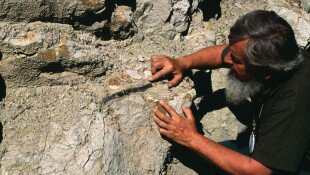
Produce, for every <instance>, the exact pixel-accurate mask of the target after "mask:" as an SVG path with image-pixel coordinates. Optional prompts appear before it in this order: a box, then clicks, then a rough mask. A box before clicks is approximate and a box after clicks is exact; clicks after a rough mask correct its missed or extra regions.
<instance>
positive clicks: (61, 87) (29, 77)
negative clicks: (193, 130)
mask: <svg viewBox="0 0 310 175" xmlns="http://www.w3.org/2000/svg"><path fill="white" fill-rule="evenodd" d="M0 7H1V8H0V50H1V51H2V59H1V61H0V73H1V79H0V80H1V81H0V85H1V86H0V87H1V89H0V92H1V93H0V97H1V98H3V100H2V102H1V105H0V122H1V125H0V126H1V127H0V129H1V135H0V136H1V137H0V141H1V144H0V169H1V174H3V175H6V174H14V175H15V174H107V175H110V174H113V175H114V174H141V175H142V174H143V175H144V174H180V175H182V174H184V175H185V174H186V175H191V174H193V175H194V174H201V173H203V172H204V165H203V162H204V160H202V159H201V158H200V157H199V156H197V155H195V154H192V153H191V152H190V151H189V150H186V149H184V148H181V147H178V146H177V145H175V144H172V143H169V142H167V141H166V140H164V139H162V138H161V137H160V135H159V133H158V131H157V127H156V125H155V124H154V122H153V119H152V116H151V109H152V108H153V107H154V106H155V105H156V102H157V101H158V100H159V99H165V100H167V101H168V102H169V103H170V104H171V105H172V106H173V107H175V108H176V109H177V110H178V112H181V110H180V108H181V106H182V105H187V106H190V105H192V107H193V108H195V109H196V111H195V113H196V120H197V126H198V128H199V129H200V131H201V132H202V133H204V134H205V136H206V137H209V138H212V139H214V140H216V141H221V140H226V139H234V138H235V137H236V136H237V134H238V133H239V132H240V131H241V130H242V128H244V126H243V125H242V124H240V123H238V122H237V121H236V120H235V118H234V116H233V115H232V114H231V113H230V112H229V110H228V109H227V108H223V109H221V108H220V107H218V108H216V107H214V105H213V102H217V100H215V101H214V99H213V98H211V97H210V96H208V95H206V94H208V93H211V92H212V91H216V90H219V89H221V88H223V87H225V74H226V71H225V70H215V71H212V73H211V72H206V71H198V72H193V75H192V76H190V77H189V78H186V79H185V80H184V81H183V82H182V83H181V84H180V85H179V86H178V87H176V88H172V89H168V88H167V84H166V81H162V82H157V83H153V84H150V83H149V82H147V81H146V79H147V77H149V76H150V71H149V67H150V63H149V61H150V57H151V56H152V55H154V54H165V55H170V56H173V57H177V56H179V55H183V54H187V53H191V52H193V51H195V50H197V49H199V48H203V47H206V46H211V45H214V44H221V43H225V42H226V40H227V35H228V32H229V27H230V26H231V25H232V24H233V23H234V21H235V20H236V19H237V17H238V16H240V15H241V14H244V13H246V12H249V11H251V10H253V9H271V10H275V11H276V12H278V13H279V14H280V15H282V16H283V17H284V18H286V19H287V20H288V21H289V22H290V23H291V24H292V26H293V28H294V30H295V31H296V37H297V39H298V42H299V44H300V45H302V46H303V45H305V44H306V43H307V39H308V38H309V36H310V35H309V34H310V24H309V21H310V17H309V14H307V13H306V12H304V11H302V10H300V9H299V7H298V6H297V5H296V3H293V2H291V1H283V0H281V1H275V0H274V1H273V0H268V1H267V0H265V1H262V0H253V1H245V0H234V1H230V0H229V1H222V2H218V3H208V2H205V1H202V0H200V1H199V0H171V1H168V0H133V1H121V0H115V1H105V0H101V1H99V0H80V1H79V0H62V1H60V0H56V1H47V0H26V1H18V0H9V1H5V0H0ZM210 9H217V10H216V11H214V10H210ZM236 12H238V13H236ZM210 80H212V84H211V83H210ZM205 104H209V105H210V104H212V105H211V106H213V107H210V106H208V105H206V106H204V105H205ZM211 109H213V110H211Z"/></svg>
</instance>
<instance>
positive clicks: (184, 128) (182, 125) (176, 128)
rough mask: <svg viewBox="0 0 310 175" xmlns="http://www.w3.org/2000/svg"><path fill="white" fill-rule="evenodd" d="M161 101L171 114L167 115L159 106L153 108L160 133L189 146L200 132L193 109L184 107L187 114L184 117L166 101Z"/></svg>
mask: <svg viewBox="0 0 310 175" xmlns="http://www.w3.org/2000/svg"><path fill="white" fill-rule="evenodd" d="M159 103H160V105H161V106H162V107H163V108H164V109H165V110H166V111H167V112H168V114H169V116H170V117H169V116H166V115H165V114H164V113H162V112H161V111H160V110H159V109H158V107H155V109H154V110H153V113H154V115H153V117H154V120H155V122H156V124H157V125H158V127H159V132H160V134H162V135H164V136H166V137H167V138H169V139H171V140H173V141H175V142H177V143H179V144H181V145H184V146H187V147H189V146H190V143H191V141H192V139H193V138H194V137H195V136H196V135H197V134H199V133H198V132H197V129H196V126H195V119H194V116H193V114H192V111H191V110H190V109H189V108H186V107H182V110H183V113H184V115H185V117H182V116H180V115H179V114H178V113H177V112H176V111H175V110H174V109H173V108H172V107H171V106H169V105H168V104H167V103H166V102H164V101H160V102H159Z"/></svg>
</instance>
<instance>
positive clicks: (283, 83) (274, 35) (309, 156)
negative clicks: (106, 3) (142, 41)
mask: <svg viewBox="0 0 310 175" xmlns="http://www.w3.org/2000/svg"><path fill="white" fill-rule="evenodd" d="M199 68H209V69H215V68H230V72H229V75H228V86H227V87H226V100H227V102H228V103H229V104H231V105H237V104H240V103H245V102H246V101H247V99H248V98H249V97H250V98H251V103H252V104H254V105H253V109H252V113H254V117H253V118H252V119H251V120H253V121H252V128H251V129H252V134H251V137H250V154H249V155H244V154H241V153H239V152H237V151H234V150H232V149H229V148H227V147H225V146H222V145H220V144H218V143H216V142H214V141H212V140H210V139H208V138H205V137H204V136H203V135H201V134H200V133H198V132H197V130H196V127H195V120H194V116H193V114H192V112H191V110H190V109H188V108H186V107H183V108H182V109H183V112H184V116H185V117H181V116H180V115H179V114H178V113H176V112H175V110H174V109H173V108H171V107H170V106H169V105H168V104H167V103H166V102H165V101H162V100H161V101H160V104H161V106H162V107H163V108H164V109H166V111H167V112H168V114H169V115H170V116H166V115H165V114H163V113H161V112H160V110H159V109H158V107H155V109H154V111H153V114H154V115H153V116H154V120H155V122H156V124H157V125H158V127H159V132H160V133H161V134H162V135H163V136H166V137H167V138H169V139H171V140H173V141H175V142H176V143H179V144H181V145H184V146H185V147H188V148H190V149H191V150H193V151H195V152H197V153H198V154H199V155H201V156H202V157H204V158H206V159H207V160H208V161H209V162H211V163H212V164H214V165H215V166H217V167H219V168H220V169H222V170H224V171H225V172H227V173H229V174H251V175H252V174H299V173H306V174H307V172H306V171H309V169H310V93H309V92H308V90H309V89H310V58H309V56H308V55H307V54H306V53H305V52H304V51H303V49H300V48H299V47H298V45H297V42H296V39H295V36H294V32H293V30H292V28H291V26H290V25H289V24H288V23H287V22H286V21H285V20H284V19H283V18H281V17H279V16H278V15H277V14H276V13H275V12H273V11H264V10H257V11H253V12H250V13H248V14H246V15H244V16H242V17H241V18H240V19H238V20H237V22H236V23H235V24H234V26H233V27H231V29H230V35H229V44H228V45H227V44H224V45H219V46H212V47H208V48H204V49H202V50H199V51H197V52H195V53H193V54H190V55H186V56H182V57H180V58H178V59H171V58H169V57H167V56H153V57H152V60H151V72H152V74H153V75H152V76H151V77H150V78H149V81H155V80H157V79H159V78H161V77H163V76H165V75H172V79H171V80H170V81H169V84H168V86H169V87H175V86H177V85H178V84H179V83H180V82H181V81H182V79H183V77H184V72H186V71H187V70H190V69H199ZM304 170H306V171H304Z"/></svg>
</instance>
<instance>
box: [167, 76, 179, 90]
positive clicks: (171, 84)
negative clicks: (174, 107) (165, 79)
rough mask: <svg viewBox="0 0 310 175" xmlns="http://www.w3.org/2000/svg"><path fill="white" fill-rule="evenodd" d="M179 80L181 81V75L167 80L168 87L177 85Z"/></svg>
mask: <svg viewBox="0 0 310 175" xmlns="http://www.w3.org/2000/svg"><path fill="white" fill-rule="evenodd" d="M181 81H182V76H181V75H176V76H174V77H173V79H172V80H170V81H169V84H168V88H172V87H175V86H177V85H179V84H180V83H181Z"/></svg>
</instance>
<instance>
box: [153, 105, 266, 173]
mask: <svg viewBox="0 0 310 175" xmlns="http://www.w3.org/2000/svg"><path fill="white" fill-rule="evenodd" d="M160 104H161V105H162V107H164V108H165V109H166V111H167V112H168V114H169V115H170V117H167V116H166V115H165V114H163V113H161V112H160V111H159V110H158V109H157V108H155V109H154V116H153V117H154V120H155V122H156V124H157V125H158V127H159V132H160V133H161V134H162V135H164V136H166V137H167V138H170V139H172V140H173V141H175V142H177V143H179V144H181V145H184V146H186V147H188V148H190V149H192V150H193V151H195V152H197V153H198V154H200V155H201V156H202V157H204V158H206V159H209V160H210V161H211V162H212V163H213V164H214V165H216V166H218V167H219V168H221V169H223V170H224V171H226V172H228V173H229V174H241V175H242V174H251V175H253V174H254V175H255V174H260V175H269V174H272V171H271V170H270V169H269V168H268V167H266V166H264V165H263V164H261V163H259V162H257V161H256V160H254V159H252V158H251V157H247V156H245V155H243V154H240V153H238V152H236V151H233V150H230V149H228V148H226V147H224V146H222V145H220V144H218V143H216V142H214V141H212V140H209V139H208V138H206V137H204V136H203V135H201V134H199V133H198V132H197V130H196V127H195V119H194V116H193V114H192V112H191V110H190V109H188V108H183V112H184V116H185V117H181V116H180V115H179V114H177V113H176V112H175V110H173V109H172V108H171V107H170V106H169V105H168V104H167V103H166V102H164V101H161V102H160Z"/></svg>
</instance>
